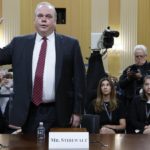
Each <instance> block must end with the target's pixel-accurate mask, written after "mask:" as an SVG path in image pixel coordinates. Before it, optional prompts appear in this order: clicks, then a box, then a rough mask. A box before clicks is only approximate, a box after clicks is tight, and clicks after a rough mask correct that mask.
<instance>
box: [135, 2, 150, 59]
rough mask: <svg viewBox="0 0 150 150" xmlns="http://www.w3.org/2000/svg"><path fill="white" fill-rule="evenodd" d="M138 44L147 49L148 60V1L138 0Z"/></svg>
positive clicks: (149, 38)
mask: <svg viewBox="0 0 150 150" xmlns="http://www.w3.org/2000/svg"><path fill="white" fill-rule="evenodd" d="M137 31H138V32H137V41H138V44H144V45H145V46H147V48H148V59H149V60H150V52H149V50H150V0H138V30H137Z"/></svg>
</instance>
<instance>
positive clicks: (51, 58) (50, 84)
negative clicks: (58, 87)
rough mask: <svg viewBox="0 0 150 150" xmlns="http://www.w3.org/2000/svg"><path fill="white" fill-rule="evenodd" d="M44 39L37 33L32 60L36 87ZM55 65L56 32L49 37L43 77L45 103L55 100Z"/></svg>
mask: <svg viewBox="0 0 150 150" xmlns="http://www.w3.org/2000/svg"><path fill="white" fill-rule="evenodd" d="M42 42H43V40H42V37H41V36H40V35H39V34H38V33H37V34H36V39H35V45H34V50H33V58H32V83H33V85H34V78H35V72H36V67H37V62H38V58H39V53H40V49H41V44H42ZM55 65H56V48H55V34H54V32H53V33H52V34H51V35H49V36H48V37H47V51H46V60H45V67H44V75H43V76H44V77H43V103H48V102H53V101H54V99H55Z"/></svg>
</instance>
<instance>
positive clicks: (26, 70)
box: [0, 2, 85, 133]
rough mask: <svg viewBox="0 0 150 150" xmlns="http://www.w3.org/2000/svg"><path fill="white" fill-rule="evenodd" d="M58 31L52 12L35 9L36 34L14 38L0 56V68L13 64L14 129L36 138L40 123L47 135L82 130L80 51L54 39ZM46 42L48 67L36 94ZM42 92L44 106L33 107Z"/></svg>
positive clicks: (61, 38)
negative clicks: (63, 129)
mask: <svg viewBox="0 0 150 150" xmlns="http://www.w3.org/2000/svg"><path fill="white" fill-rule="evenodd" d="M55 27H56V10H55V8H54V6H53V5H51V4H50V3H47V2H41V3H39V4H38V5H37V7H36V9H35V28H36V31H37V33H36V34H33V35H26V36H20V37H15V38H14V39H13V40H12V41H11V43H10V44H8V45H7V46H6V47H4V48H3V49H1V50H0V64H1V65H2V64H12V67H13V74H14V98H13V101H12V104H11V107H10V117H9V119H10V120H9V127H10V128H14V129H18V128H19V127H22V130H23V132H24V133H35V132H36V128H37V126H38V124H39V122H43V123H44V126H45V128H46V131H47V132H48V131H49V129H50V128H52V127H71V126H72V127H78V126H79V124H80V114H81V113H82V109H83V105H82V104H83V99H84V86H85V77H84V76H85V69H84V64H83V60H82V55H81V51H80V46H79V43H78V41H77V40H76V39H74V38H71V37H68V36H64V35H59V34H57V33H55ZM43 37H44V38H43ZM44 42H45V43H46V44H44V45H46V46H45V47H46V48H45V49H46V54H45V55H46V57H45V60H44V61H45V66H44V71H43V76H42V77H41V76H40V77H39V78H40V79H39V80H42V82H43V83H42V90H39V92H37V91H36V90H35V89H36V87H35V82H37V81H36V77H37V67H38V63H39V60H38V59H39V57H40V55H41V52H40V50H41V49H42V48H41V47H42V45H43V43H44ZM42 62H43V60H42ZM39 68H41V67H39ZM41 78H42V79H41ZM37 85H38V86H39V83H38V84H37ZM34 90H35V91H36V92H35V91H34ZM41 91H42V100H41V101H40V102H38V103H37V102H33V99H35V98H34V97H35V94H36V95H38V94H39V93H40V92H41ZM39 95H40V94H39ZM36 99H40V98H36Z"/></svg>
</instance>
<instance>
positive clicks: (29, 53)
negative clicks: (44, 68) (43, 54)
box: [26, 34, 36, 95]
mask: <svg viewBox="0 0 150 150" xmlns="http://www.w3.org/2000/svg"><path fill="white" fill-rule="evenodd" d="M35 37H36V34H33V35H31V36H30V37H29V38H28V39H27V49H26V51H27V52H26V58H27V62H26V71H27V78H28V81H29V87H30V88H31V89H29V91H31V92H32V56H33V49H34V44H35ZM30 95H32V94H31V93H30Z"/></svg>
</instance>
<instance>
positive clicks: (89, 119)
mask: <svg viewBox="0 0 150 150" xmlns="http://www.w3.org/2000/svg"><path fill="white" fill-rule="evenodd" d="M99 124H100V116H99V115H93V114H84V115H83V116H82V120H81V127H82V128H86V129H87V131H88V132H89V133H99Z"/></svg>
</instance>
